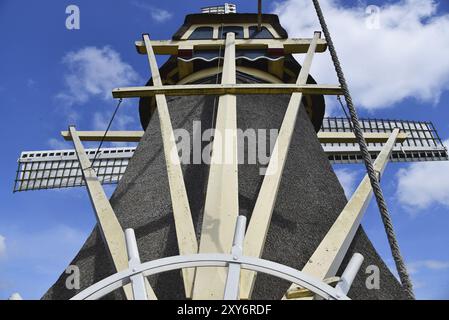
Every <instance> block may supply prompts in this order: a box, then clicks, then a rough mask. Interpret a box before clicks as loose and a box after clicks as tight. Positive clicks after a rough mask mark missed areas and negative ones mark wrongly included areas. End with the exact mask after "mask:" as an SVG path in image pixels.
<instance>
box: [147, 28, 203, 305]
mask: <svg viewBox="0 0 449 320" xmlns="http://www.w3.org/2000/svg"><path fill="white" fill-rule="evenodd" d="M143 39H144V42H145V47H146V52H147V53H148V62H149V64H150V69H151V75H152V78H153V83H154V86H155V87H162V80H161V77H160V74H159V68H158V65H157V61H156V57H155V55H154V52H153V48H152V43H151V41H150V37H149V36H148V35H147V34H145V35H143ZM156 104H157V111H158V116H159V122H160V125H161V134H162V141H163V145H164V155H165V163H166V166H167V174H168V182H169V185H170V196H171V201H172V208H173V216H174V220H175V229H176V237H177V240H178V248H179V253H180V254H181V255H189V254H196V253H197V252H198V242H197V239H196V234H195V228H194V226H193V221H192V214H191V211H190V205H189V199H188V197H187V191H186V187H185V184H184V177H183V173H182V168H181V161H180V159H179V155H178V151H177V150H178V149H177V146H176V141H175V136H174V133H173V127H172V124H171V119H170V113H169V111H168V105H167V100H166V98H165V95H163V94H157V95H156ZM182 275H183V280H184V289H185V294H186V297H187V298H190V297H191V294H192V287H193V280H194V278H195V269H194V268H188V269H183V270H182Z"/></svg>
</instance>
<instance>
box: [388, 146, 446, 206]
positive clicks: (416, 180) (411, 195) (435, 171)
mask: <svg viewBox="0 0 449 320" xmlns="http://www.w3.org/2000/svg"><path fill="white" fill-rule="evenodd" d="M445 145H446V146H449V140H448V141H446V142H445ZM396 177H397V179H398V186H397V190H396V195H397V198H398V201H399V203H400V204H401V205H402V206H403V207H404V208H406V209H407V210H408V211H409V212H412V213H417V212H419V211H423V210H426V209H428V208H430V206H432V205H434V204H437V205H442V206H446V207H449V162H446V161H445V162H423V163H413V164H411V165H410V166H409V167H408V168H404V169H400V170H399V171H398V173H397V175H396Z"/></svg>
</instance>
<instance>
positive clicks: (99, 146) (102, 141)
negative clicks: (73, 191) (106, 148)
mask: <svg viewBox="0 0 449 320" xmlns="http://www.w3.org/2000/svg"><path fill="white" fill-rule="evenodd" d="M122 101H123V99H122V98H120V100H119V101H118V103H117V106H116V107H115V110H114V113H113V114H112V117H111V120H109V124H108V127H107V128H106V131H105V132H104V135H103V137H102V138H101V142H100V144H99V145H98V148H97V151H96V152H95V157H94V159H93V160H92V164H91V166H90V168H91V169H93V166H94V163H95V161H96V160H97V156H98V154H99V152H100V149H101V147H102V146H103V143H104V140H105V139H106V136H107V134H108V132H109V129H110V128H111V125H112V122H113V121H114V118H115V115H116V114H117V111H118V109H119V108H120V105H121V104H122Z"/></svg>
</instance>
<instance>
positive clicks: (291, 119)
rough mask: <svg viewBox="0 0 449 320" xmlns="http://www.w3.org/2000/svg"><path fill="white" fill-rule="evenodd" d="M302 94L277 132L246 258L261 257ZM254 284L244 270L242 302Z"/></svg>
mask: <svg viewBox="0 0 449 320" xmlns="http://www.w3.org/2000/svg"><path fill="white" fill-rule="evenodd" d="M320 36H321V33H319V32H316V33H315V35H314V37H313V41H312V42H311V43H310V47H309V50H308V52H307V55H306V57H305V59H304V63H303V65H302V68H301V72H300V74H299V76H298V80H297V84H298V85H303V84H305V83H306V82H307V78H308V76H309V72H310V67H311V64H312V61H313V57H314V54H315V51H316V46H317V43H318V40H319V39H320ZM302 97H303V94H302V93H293V94H292V97H291V99H290V102H289V105H288V107H287V111H286V113H285V116H284V120H283V122H282V125H281V129H280V131H279V136H278V138H277V141H276V144H275V147H274V151H273V154H272V156H271V159H270V163H269V165H268V169H267V173H268V174H266V175H265V177H264V179H263V182H262V186H261V188H260V192H259V195H258V197H257V200H256V204H255V206H254V210H253V213H252V215H251V219H250V221H249V225H248V229H247V232H246V236H245V244H244V247H243V252H244V255H245V256H251V257H261V256H262V253H263V249H264V245H265V240H266V237H267V233H268V229H269V227H270V223H271V216H272V213H273V209H274V205H275V203H276V198H277V194H278V191H279V185H280V183H281V178H282V174H283V171H284V166H285V163H286V160H287V155H288V150H289V148H290V142H291V140H292V137H293V133H294V130H295V124H296V118H297V115H298V111H299V108H300V106H301V101H302ZM255 280H256V272H253V271H248V270H244V271H243V272H242V278H241V290H240V292H241V298H242V299H249V298H250V297H251V293H252V290H253V287H254V282H255Z"/></svg>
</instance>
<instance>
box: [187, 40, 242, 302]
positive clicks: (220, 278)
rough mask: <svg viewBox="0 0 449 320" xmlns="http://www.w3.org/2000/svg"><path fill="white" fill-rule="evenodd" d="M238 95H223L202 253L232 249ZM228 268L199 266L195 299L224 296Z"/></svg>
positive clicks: (227, 75) (230, 80) (228, 65)
mask: <svg viewBox="0 0 449 320" xmlns="http://www.w3.org/2000/svg"><path fill="white" fill-rule="evenodd" d="M235 70H236V68H235V35H234V33H228V34H227V35H226V49H225V55H224V66H223V76H222V83H223V84H234V83H235V82H236V73H235ZM236 102H237V99H236V96H235V95H223V96H220V98H219V102H218V109H217V120H216V124H215V137H214V142H213V145H212V157H211V165H210V169H209V178H208V185H207V192H206V201H205V207H204V215H203V225H202V229H201V241H200V250H199V252H200V253H229V252H230V251H231V248H232V240H233V236H234V230H235V224H236V221H237V216H238V211H239V206H238V157H237V110H236ZM218 135H219V136H220V137H219V136H218ZM226 274H227V271H226V269H225V268H201V269H197V272H196V278H195V285H194V288H193V299H219V300H221V299H223V293H224V288H225V282H226Z"/></svg>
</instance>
